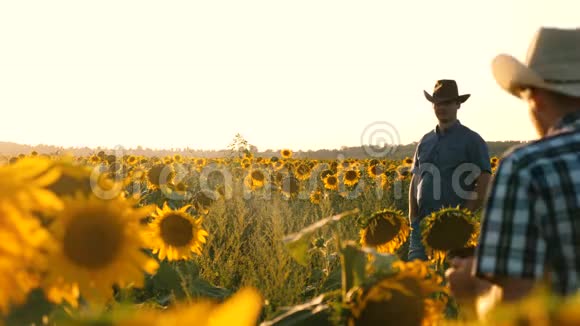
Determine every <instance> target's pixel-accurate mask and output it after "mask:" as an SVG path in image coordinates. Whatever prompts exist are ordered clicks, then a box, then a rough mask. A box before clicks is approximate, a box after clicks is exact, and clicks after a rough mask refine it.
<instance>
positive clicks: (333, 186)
mask: <svg viewBox="0 0 580 326" xmlns="http://www.w3.org/2000/svg"><path fill="white" fill-rule="evenodd" d="M323 181H324V188H326V189H328V190H338V178H337V177H336V175H334V174H329V175H327V176H326V177H325V178H324V180H323Z"/></svg>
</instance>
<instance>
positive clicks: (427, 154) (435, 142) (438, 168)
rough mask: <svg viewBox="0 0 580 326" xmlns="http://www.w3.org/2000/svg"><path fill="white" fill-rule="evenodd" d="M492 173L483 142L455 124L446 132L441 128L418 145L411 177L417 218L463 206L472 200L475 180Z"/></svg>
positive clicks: (458, 124)
mask: <svg viewBox="0 0 580 326" xmlns="http://www.w3.org/2000/svg"><path fill="white" fill-rule="evenodd" d="M484 171H487V172H488V173H491V164H490V160H489V152H488V149H487V145H486V143H485V141H484V140H483V138H481V136H480V135H479V134H478V133H476V132H475V131H472V130H471V129H469V128H467V127H465V126H464V125H462V124H461V123H460V122H459V120H457V121H456V123H455V124H453V125H452V126H451V127H449V128H448V129H447V130H446V131H445V132H441V130H440V129H439V126H437V127H436V128H435V129H434V130H432V131H430V132H429V133H427V134H425V136H423V138H421V141H420V142H419V144H418V145H417V149H416V151H415V156H414V159H413V169H412V173H413V174H414V175H415V178H417V177H418V178H419V180H418V185H417V192H416V193H417V206H418V217H420V218H423V217H425V216H427V215H429V214H431V213H432V212H434V211H437V210H439V209H440V208H442V207H449V206H452V207H455V206H457V205H461V206H462V205H463V204H464V203H465V201H466V200H468V199H469V198H470V197H469V196H473V195H474V193H473V190H474V187H475V180H476V178H477V177H478V176H479V175H480V174H481V173H483V172H484Z"/></svg>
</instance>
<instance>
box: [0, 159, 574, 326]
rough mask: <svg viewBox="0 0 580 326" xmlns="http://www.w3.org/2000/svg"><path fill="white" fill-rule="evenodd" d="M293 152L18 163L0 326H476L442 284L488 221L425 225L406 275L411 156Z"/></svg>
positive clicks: (549, 301) (0, 169) (5, 178)
mask: <svg viewBox="0 0 580 326" xmlns="http://www.w3.org/2000/svg"><path fill="white" fill-rule="evenodd" d="M292 154H293V153H292V151H291V150H289V149H284V150H281V151H280V153H279V155H277V156H273V157H255V156H253V155H252V154H251V153H249V152H248V151H239V152H235V153H233V154H232V155H231V156H228V157H224V158H220V159H208V158H200V157H186V156H182V155H173V156H166V157H143V156H135V155H121V156H116V155H114V154H107V153H105V152H103V151H101V152H98V153H94V154H93V155H90V156H86V157H73V156H66V155H39V154H38V153H35V152H33V153H30V154H22V155H19V156H17V157H11V158H6V159H4V160H3V161H2V162H0V180H1V181H0V215H1V217H2V219H1V220H0V234H1V237H0V239H1V240H2V241H1V242H0V314H1V318H0V325H1V324H5V325H257V324H262V325H384V324H394V325H435V324H467V323H475V321H473V320H470V319H469V317H466V318H462V316H463V317H465V315H463V314H461V307H458V305H457V304H455V302H454V301H453V299H452V298H451V296H450V295H449V291H448V289H447V288H446V285H445V282H444V278H443V271H444V267H445V259H446V254H447V253H449V252H451V251H453V250H456V251H457V250H459V251H461V250H470V249H472V248H473V247H474V246H475V245H476V244H477V236H478V230H479V214H478V213H477V212H476V213H472V212H469V211H466V210H462V209H460V208H453V207H450V208H445V209H443V210H441V211H439V212H436V213H434V214H432V216H429V217H428V218H426V219H425V220H424V221H423V226H424V229H423V235H422V236H423V242H424V244H425V245H426V248H427V249H428V252H429V254H430V256H431V257H432V258H433V259H432V260H431V261H430V262H426V263H423V262H419V261H413V262H407V261H406V258H407V257H406V253H407V246H408V236H409V232H410V225H409V222H408V219H407V214H406V211H407V209H408V208H407V207H408V188H409V181H410V178H411V173H410V171H411V164H412V159H410V158H406V159H403V160H388V159H342V160H313V159H295V158H293V155H292ZM498 164H499V160H498V159H497V158H495V157H494V158H492V166H493V169H494V170H495V168H497V165H498ZM451 233H452V234H454V235H456V236H455V237H453V239H449V237H448V236H447V235H448V234H451ZM531 306H533V307H534V308H533V309H532V310H531V309H530V308H529V307H531ZM575 307H579V305H578V300H575V301H574V300H572V301H571V302H566V303H562V302H557V301H555V299H553V298H550V297H548V296H538V297H534V298H531V299H530V300H529V301H526V302H525V303H523V304H522V306H518V307H511V308H510V309H511V310H509V313H506V312H503V313H502V314H500V315H498V316H499V317H498V318H500V319H501V323H502V324H508V325H509V324H512V323H513V324H515V323H517V322H521V321H522V320H533V321H535V322H537V321H543V322H546V323H547V324H549V322H550V321H554V320H558V321H562V322H571V324H574V322H575V321H577V320H578V318H580V315H579V314H577V313H576V312H575ZM530 311H533V312H534V314H533V315H532V314H530ZM540 317H541V318H540ZM500 319H498V320H500ZM547 324H546V325H547ZM541 325H544V324H541Z"/></svg>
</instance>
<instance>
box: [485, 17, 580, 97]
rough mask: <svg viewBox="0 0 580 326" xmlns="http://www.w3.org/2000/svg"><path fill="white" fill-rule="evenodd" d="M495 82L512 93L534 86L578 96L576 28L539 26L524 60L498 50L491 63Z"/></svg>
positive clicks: (579, 75)
mask: <svg viewBox="0 0 580 326" xmlns="http://www.w3.org/2000/svg"><path fill="white" fill-rule="evenodd" d="M492 71H493V76H494V77H495V80H496V81H497V83H498V84H499V85H500V86H501V87H502V88H503V89H505V90H506V91H508V92H509V93H511V94H512V95H514V96H517V97H520V91H521V90H522V89H524V88H528V87H535V88H541V89H545V90H550V91H553V92H557V93H560V94H564V95H567V96H571V97H580V29H557V28H541V29H540V30H539V31H538V32H537V33H536V35H535V37H534V39H533V40H532V43H531V45H530V47H529V49H528V54H527V58H526V63H525V64H524V63H522V62H520V61H518V60H517V59H515V58H514V57H512V56H510V55H507V54H501V55H498V56H497V57H495V59H494V60H493V63H492Z"/></svg>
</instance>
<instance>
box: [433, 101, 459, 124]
mask: <svg viewBox="0 0 580 326" xmlns="http://www.w3.org/2000/svg"><path fill="white" fill-rule="evenodd" d="M458 109H459V103H458V102H457V101H455V100H451V101H445V102H439V103H433V110H434V111H435V116H437V119H438V120H439V122H442V123H447V122H452V121H455V119H457V110H458Z"/></svg>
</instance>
